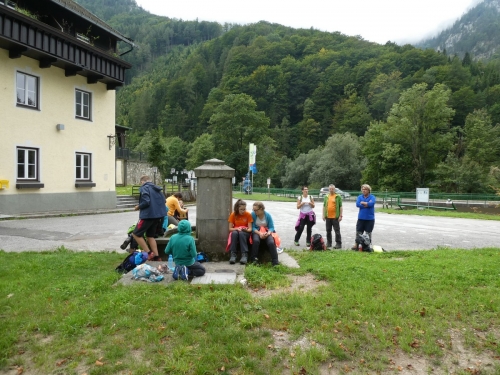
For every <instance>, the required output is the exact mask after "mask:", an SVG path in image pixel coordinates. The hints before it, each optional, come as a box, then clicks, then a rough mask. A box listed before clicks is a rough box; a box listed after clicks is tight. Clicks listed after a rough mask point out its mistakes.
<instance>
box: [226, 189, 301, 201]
mask: <svg viewBox="0 0 500 375" xmlns="http://www.w3.org/2000/svg"><path fill="white" fill-rule="evenodd" d="M233 198H236V199H243V200H251V201H275V202H295V201H297V197H282V196H278V195H273V194H265V193H252V194H250V195H249V194H245V193H237V192H234V191H233Z"/></svg>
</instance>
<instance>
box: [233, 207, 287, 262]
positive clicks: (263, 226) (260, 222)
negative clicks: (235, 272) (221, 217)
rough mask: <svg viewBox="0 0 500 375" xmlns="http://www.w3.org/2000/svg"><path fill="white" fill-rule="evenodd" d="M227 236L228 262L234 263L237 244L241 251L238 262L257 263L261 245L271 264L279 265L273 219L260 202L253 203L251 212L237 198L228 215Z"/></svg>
mask: <svg viewBox="0 0 500 375" xmlns="http://www.w3.org/2000/svg"><path fill="white" fill-rule="evenodd" d="M228 222H229V238H228V246H227V249H228V250H229V253H230V258H229V263H230V264H235V263H236V257H237V253H238V246H239V249H240V252H241V257H240V264H247V263H249V262H250V263H252V264H257V263H258V262H259V259H258V255H259V249H260V248H261V246H263V247H264V251H267V252H269V254H270V256H271V263H272V265H273V266H277V265H279V261H278V250H277V244H276V242H277V238H278V237H277V234H276V230H275V229H274V221H273V218H272V216H271V214H269V212H267V211H266V207H265V206H264V204H263V203H262V202H255V203H254V204H253V208H252V212H251V213H250V212H248V211H247V204H246V202H245V201H244V200H242V199H238V200H237V201H236V203H235V204H234V207H233V212H231V214H230V215H229V218H228ZM249 243H251V252H250V255H249V254H248V250H249V249H248V245H249Z"/></svg>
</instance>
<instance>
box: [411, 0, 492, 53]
mask: <svg viewBox="0 0 500 375" xmlns="http://www.w3.org/2000/svg"><path fill="white" fill-rule="evenodd" d="M499 36H500V0H484V1H482V2H480V3H478V4H477V5H476V6H474V7H473V8H471V9H470V10H469V11H468V12H467V13H465V14H464V15H463V16H462V17H460V19H458V20H457V21H455V23H454V24H453V25H452V26H451V27H449V28H447V29H445V30H443V31H441V32H440V33H439V34H438V35H437V36H435V37H433V38H429V39H424V40H422V41H421V42H418V43H416V44H415V46H416V47H419V48H423V49H427V48H432V49H434V50H435V51H440V52H446V54H448V55H457V56H459V57H460V58H463V57H464V56H465V55H466V54H467V53H469V54H470V55H471V56H472V58H473V59H474V60H489V59H491V58H493V57H498V56H499V54H500V38H499Z"/></svg>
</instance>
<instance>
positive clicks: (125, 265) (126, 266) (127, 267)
mask: <svg viewBox="0 0 500 375" xmlns="http://www.w3.org/2000/svg"><path fill="white" fill-rule="evenodd" d="M134 257H135V252H133V253H132V254H129V255H127V257H126V258H125V259H124V260H123V262H121V263H120V265H119V266H118V267H116V268H115V271H116V272H118V273H127V272H129V271H132V270H133V269H134V268H135V267H136V264H135V262H134Z"/></svg>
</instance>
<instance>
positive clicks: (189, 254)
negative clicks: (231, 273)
mask: <svg viewBox="0 0 500 375" xmlns="http://www.w3.org/2000/svg"><path fill="white" fill-rule="evenodd" d="M170 254H172V257H173V258H174V262H175V265H176V266H186V267H187V268H188V270H189V276H190V277H200V276H203V275H204V274H205V267H203V265H202V264H201V263H200V262H197V261H196V255H197V254H198V253H197V252H196V244H195V242H194V238H193V236H191V223H190V222H189V221H187V220H182V221H180V222H179V226H178V227H177V233H176V234H174V235H173V236H172V237H170V240H169V241H168V245H167V248H166V249H165V255H166V256H169V255H170Z"/></svg>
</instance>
